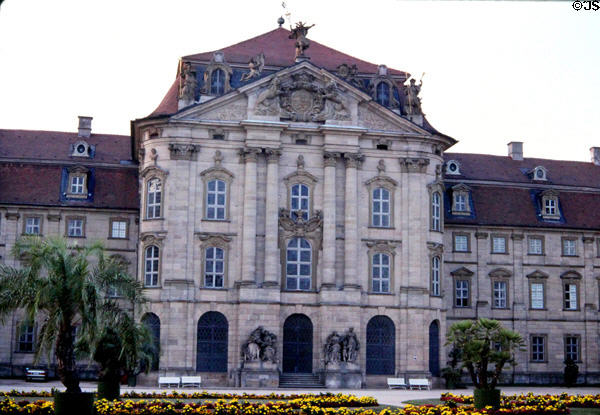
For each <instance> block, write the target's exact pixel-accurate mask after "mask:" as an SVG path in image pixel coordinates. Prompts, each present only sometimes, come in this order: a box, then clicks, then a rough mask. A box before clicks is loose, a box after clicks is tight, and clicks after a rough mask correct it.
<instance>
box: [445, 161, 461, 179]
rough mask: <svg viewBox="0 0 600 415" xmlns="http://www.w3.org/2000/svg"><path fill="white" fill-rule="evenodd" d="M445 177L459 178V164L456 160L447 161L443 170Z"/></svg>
mask: <svg viewBox="0 0 600 415" xmlns="http://www.w3.org/2000/svg"><path fill="white" fill-rule="evenodd" d="M444 170H445V172H446V174H447V175H450V176H460V175H461V172H460V163H459V162H458V161H456V160H448V161H447V162H446V168H445V169H444Z"/></svg>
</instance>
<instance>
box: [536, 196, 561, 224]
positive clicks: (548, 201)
mask: <svg viewBox="0 0 600 415" xmlns="http://www.w3.org/2000/svg"><path fill="white" fill-rule="evenodd" d="M541 211H542V212H541V213H542V217H543V218H544V219H560V210H559V207H558V192H557V191H555V190H546V191H544V192H542V206H541Z"/></svg>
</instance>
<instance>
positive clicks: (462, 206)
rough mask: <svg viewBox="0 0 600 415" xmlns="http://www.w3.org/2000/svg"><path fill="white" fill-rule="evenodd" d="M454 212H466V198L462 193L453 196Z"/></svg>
mask: <svg viewBox="0 0 600 415" xmlns="http://www.w3.org/2000/svg"><path fill="white" fill-rule="evenodd" d="M454 210H455V211H457V212H466V211H467V197H466V196H465V194H464V193H456V194H454Z"/></svg>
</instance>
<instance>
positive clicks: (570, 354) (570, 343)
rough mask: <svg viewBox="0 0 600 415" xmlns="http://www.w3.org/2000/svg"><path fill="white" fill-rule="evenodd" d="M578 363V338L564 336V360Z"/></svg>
mask: <svg viewBox="0 0 600 415" xmlns="http://www.w3.org/2000/svg"><path fill="white" fill-rule="evenodd" d="M566 359H571V360H573V361H574V362H579V360H580V356H579V336H565V360H566Z"/></svg>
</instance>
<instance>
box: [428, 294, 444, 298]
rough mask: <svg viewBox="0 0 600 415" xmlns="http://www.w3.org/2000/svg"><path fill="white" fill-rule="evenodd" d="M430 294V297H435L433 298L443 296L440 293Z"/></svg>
mask: <svg viewBox="0 0 600 415" xmlns="http://www.w3.org/2000/svg"><path fill="white" fill-rule="evenodd" d="M429 296H430V297H433V298H442V295H441V294H439V295H435V294H429Z"/></svg>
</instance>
